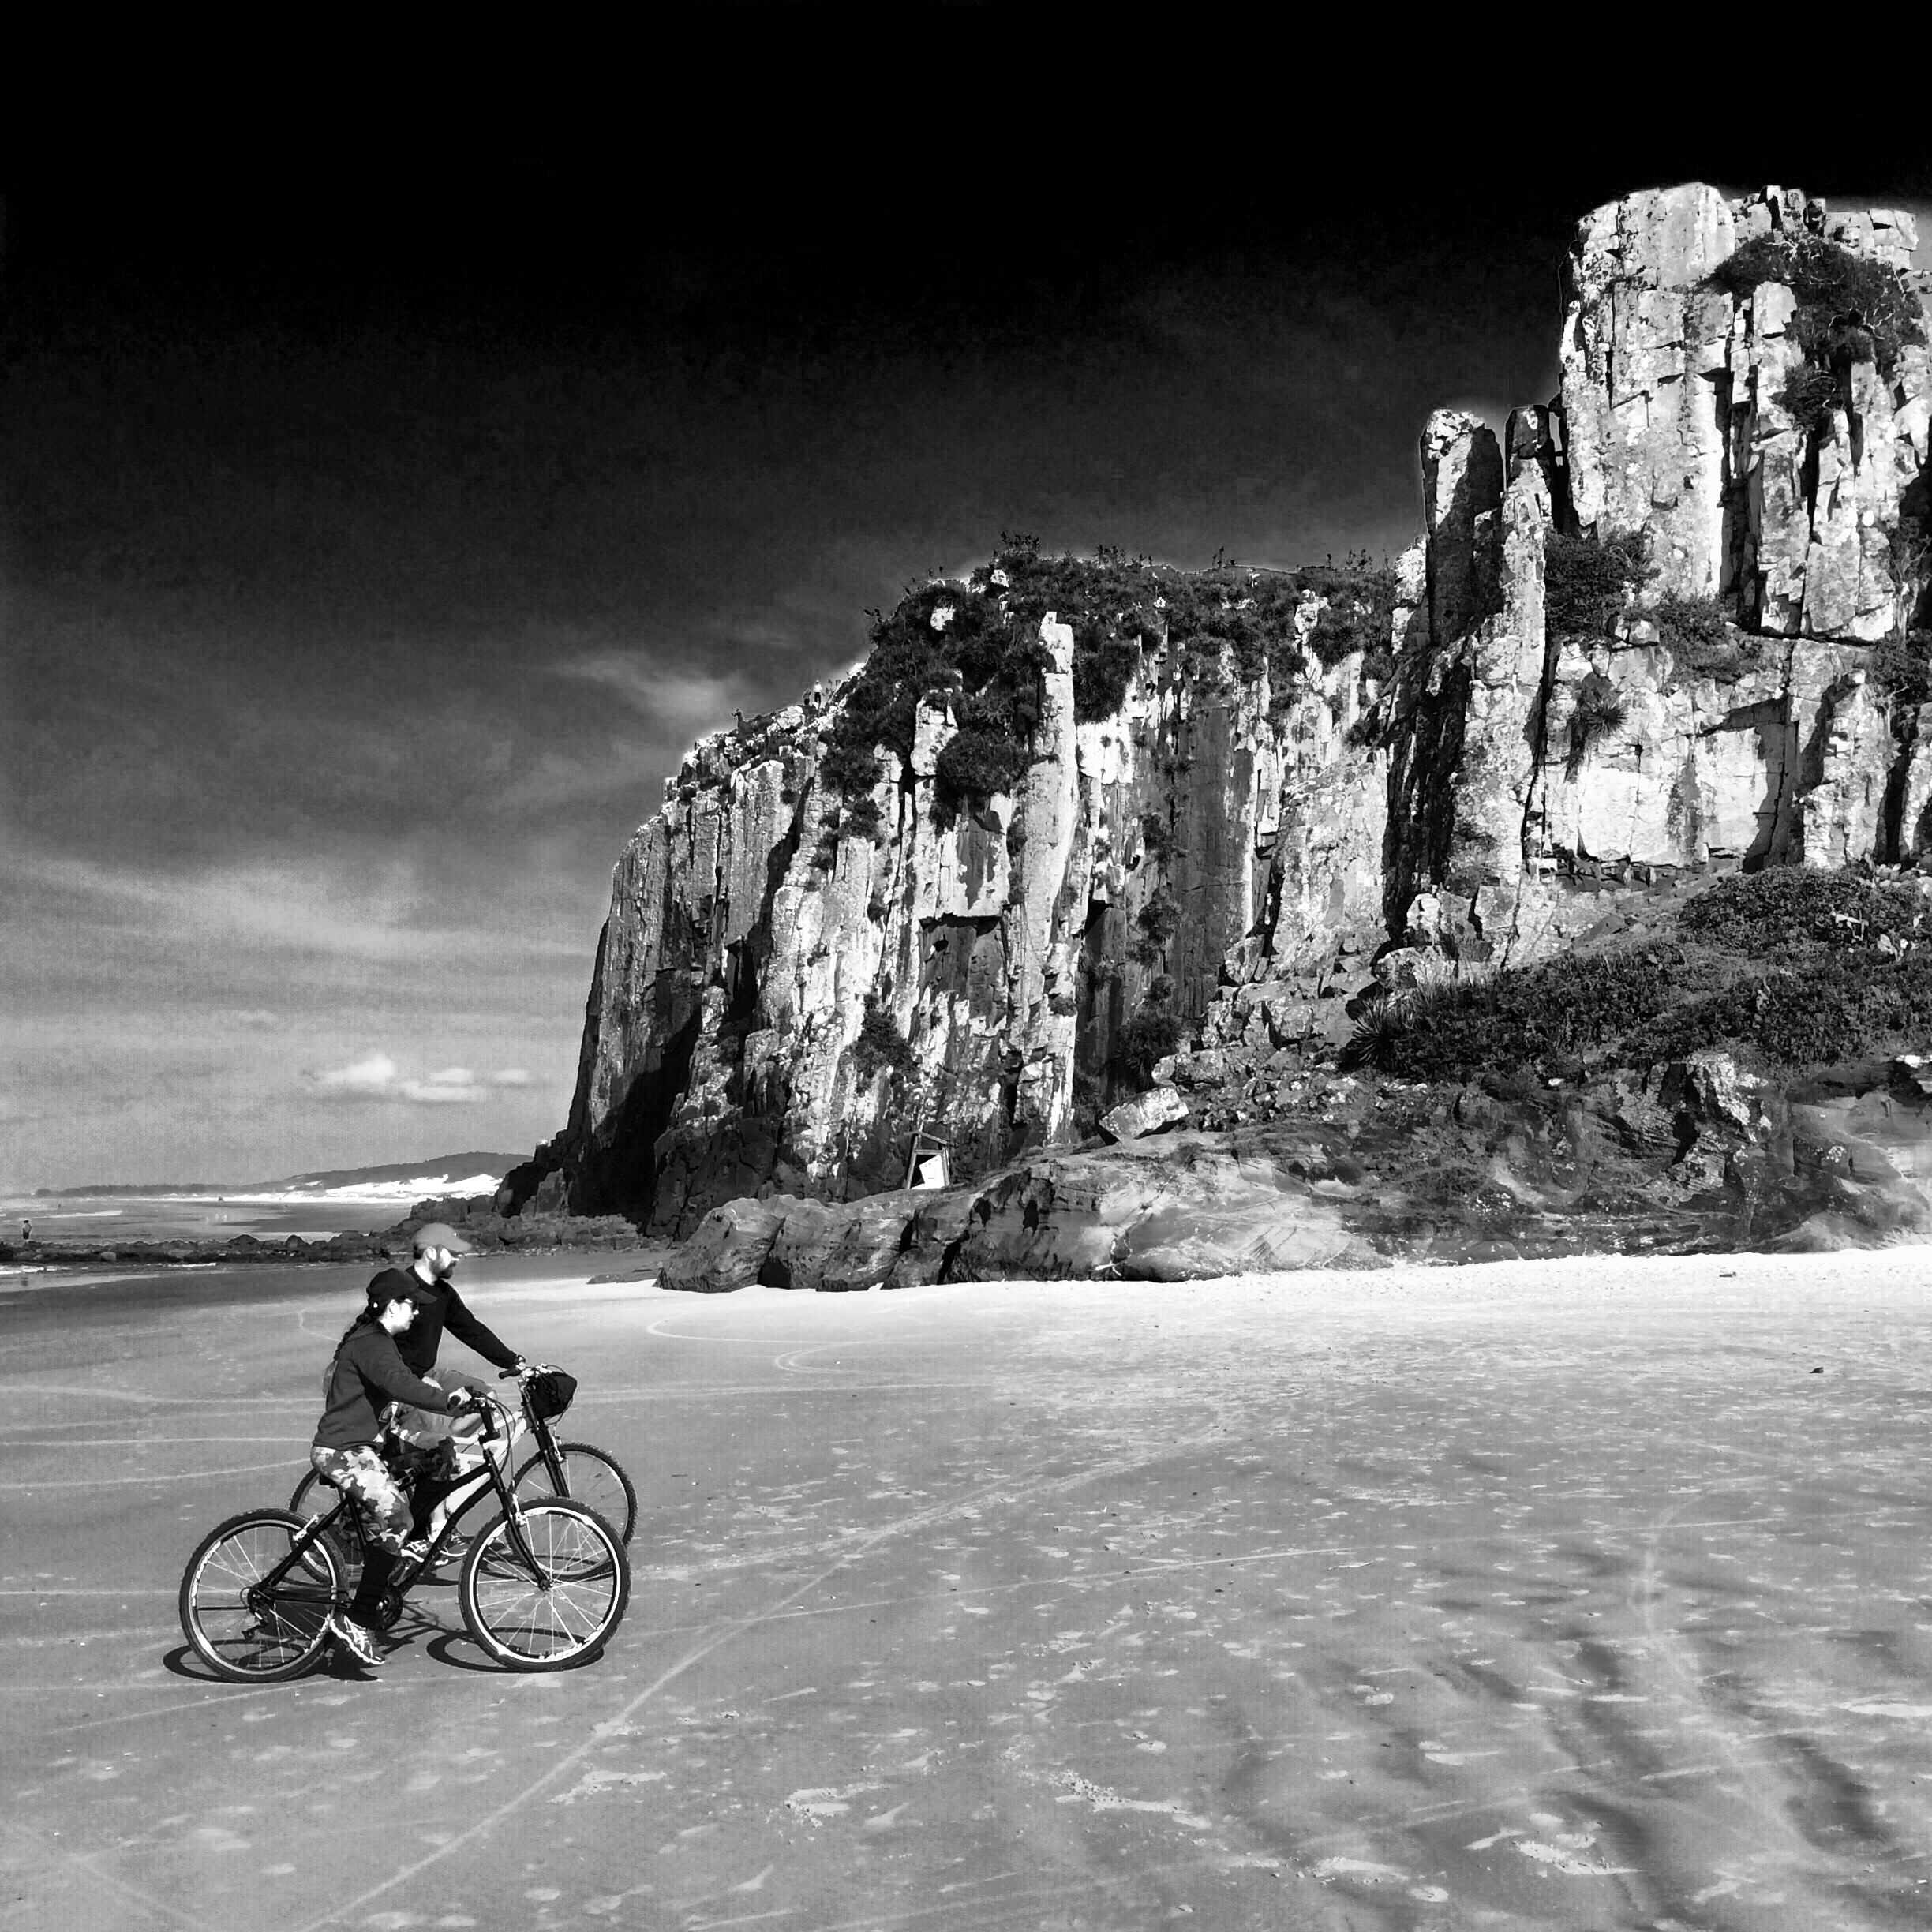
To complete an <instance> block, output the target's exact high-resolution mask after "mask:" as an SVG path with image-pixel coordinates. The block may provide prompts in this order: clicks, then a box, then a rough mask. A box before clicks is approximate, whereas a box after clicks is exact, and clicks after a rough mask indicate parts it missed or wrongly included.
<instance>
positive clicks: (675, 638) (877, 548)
mask: <svg viewBox="0 0 1932 1932" xmlns="http://www.w3.org/2000/svg"><path fill="white" fill-rule="evenodd" d="M1027 17H1028V16H1016V15H1010V14H1007V13H1003V12H1002V11H1001V10H999V9H987V8H975V7H952V8H941V9H929V10H927V11H924V12H920V13H905V14H904V15H903V16H900V17H899V19H900V27H899V29H898V30H897V32H895V34H894V36H893V40H892V43H891V44H890V45H889V46H886V47H882V46H881V45H880V44H879V43H878V42H877V40H876V39H874V41H873V42H872V43H870V44H869V46H868V47H867V51H866V58H863V60H862V59H860V58H858V57H857V55H856V53H855V52H854V51H853V47H852V45H851V44H848V43H845V42H843V41H841V40H839V39H837V38H836V36H834V37H832V38H827V37H826V36H825V35H824V34H822V33H821V34H817V35H814V34H810V33H808V32H807V31H806V19H805V17H804V16H803V15H802V14H797V13H788V14H772V13H762V12H753V11H751V10H746V9H719V10H717V13H715V14H714V15H708V16H706V17H705V19H706V22H707V24H706V26H705V27H704V28H702V29H700V28H686V29H684V30H682V32H681V34H680V36H679V37H677V38H676V39H675V41H672V40H666V41H665V43H664V45H663V47H661V50H660V58H659V61H658V63H657V67H656V69H654V70H653V74H652V76H651V77H650V84H649V86H648V88H645V89H644V90H643V91H642V94H641V95H640V99H639V100H638V103H637V104H636V105H635V110H634V112H633V114H632V115H631V117H630V118H627V119H625V120H624V121H623V122H622V123H621V125H616V126H610V127H606V128H605V131H603V132H602V133H600V135H599V136H598V137H597V139H595V140H590V139H588V138H586V137H584V135H583V133H582V128H581V126H579V125H577V124H576V122H575V121H574V120H573V118H572V116H571V114H570V113H569V112H568V111H567V110H552V112H550V113H549V114H547V115H545V117H543V118H541V120H540V121H533V120H531V119H530V118H529V117H527V116H501V117H499V116H495V115H491V114H477V115H475V116H473V117H472V118H470V119H468V120H462V119H452V120H450V121H448V122H442V123H438V124H437V125H436V126H435V127H433V128H432V127H429V126H428V125H426V124H425V123H424V122H421V120H420V119H418V120H417V121H415V122H412V124H411V125H412V133H411V137H410V140H408V141H406V142H404V141H402V140H387V141H384V142H381V143H377V144H364V143H358V142H353V141H336V142H334V143H332V144H326V145H325V144H320V143H318V142H317V141H316V140H314V139H313V138H309V130H308V129H300V130H289V131H285V133H283V135H282V136H279V137H278V135H277V134H276V132H275V127H274V125H273V122H272V118H268V119H264V118H260V117H257V118H256V120H255V121H254V122H252V123H251V124H250V131H249V133H250V137H249V139H247V140H224V139H222V138H219V137H220V136H221V135H222V133H223V129H222V128H221V126H220V125H219V123H217V124H215V125H210V124H208V123H206V122H203V123H200V124H198V125H197V134H196V137H195V138H193V139H192V140H189V139H184V140H170V141H169V142H167V143H163V144H155V145H152V146H148V145H140V144H135V143H133V142H129V144H127V145H126V146H125V148H115V149H114V151H113V152H111V153H108V152H104V151H102V152H93V153H92V154H91V155H90V157H89V159H88V161H87V162H86V163H79V162H77V161H75V160H74V159H73V157H72V156H66V157H63V158H62V159H60V160H59V161H58V164H57V163H54V162H53V161H50V160H48V159H46V158H44V157H43V158H41V159H37V160H33V161H29V162H27V163H23V164H22V165H19V166H16V167H13V169H12V170H11V173H10V175H9V178H8V180H7V182H6V189H7V200H8V215H9V230H8V236H9V251H8V256H7V262H6V306H5V309H4V311H3V312H0V356H3V358H4V373H5V388H4V394H3V397H0V466H3V467H4V477H3V482H4V492H5V493H4V498H3V499H0V514H3V515H4V519H5V521H4V526H0V544H3V545H4V549H3V550H0V565H3V566H4V573H5V581H4V594H5V604H4V607H3V608H0V617H3V618H4V622H5V626H6V632H5V651H4V658H3V660H0V676H3V678H4V683H3V684H0V706H3V707H4V713H3V715H4V731H5V736H4V739H0V758H4V772H5V790H4V793H3V794H0V814H4V822H0V895H4V900H5V902H6V908H7V910H6V918H5V920H4V923H3V925H0V977H3V978H4V983H5V988H6V1012H7V1015H8V1020H7V1028H6V1032H7V1035H8V1037H7V1039H6V1041H5V1043H4V1046H3V1047H0V1187H6V1186H14V1187H32V1186H35V1185H67V1184H70V1183H75V1182H78V1181H86V1180H90V1179H110V1178H112V1179H121V1180H134V1179H151V1178H212V1179H243V1178H265V1177H268V1176H269V1175H272V1174H279V1173H283V1172H287V1171H290V1170H294V1169H298V1168H304V1167H319V1166H339V1165H346V1164H350V1163H358V1162H362V1161H376V1160H388V1159H410V1158H413V1157H414V1156H416V1155H421V1154H428V1153H431V1152H436V1151H444V1149H446V1148H457V1147H466V1148H467V1147H491V1148H507V1149H517V1148H526V1147H528V1146H529V1145H530V1144H534V1142H535V1141H536V1140H537V1139H539V1138H541V1137H545V1136H548V1135H549V1133H552V1132H553V1131H554V1130H555V1129H556V1127H557V1126H558V1125H560V1124H561V1122H562V1120H563V1118H564V1112H565V1110H566V1107H567V1103H568V1098H569V1088H570V1084H571V1078H572V1076H573V1074H574V1071H575V1054H576V1049H577V1042H578V1033H579V1031H580V1028H581V1024H582V1008H583V1000H584V995H585V993H586V990H587V987H588V982H589V975H590V958H591V953H592V949H593V945H594V942H595V939H596V934H597V926H598V923H599V921H600V919H601V917H602V915H603V912H604V909H605V900H606V897H607V894H608V879H609V871H610V867H611V865H612V862H613V861H614V860H615V859H616V856H617V854H618V852H619V850H620V848H621V845H622V844H623V840H624V838H625V837H626V836H627V834H628V833H629V832H630V830H631V828H632V827H633V826H635V824H636V823H638V822H639V821H640V820H641V819H642V818H645V817H646V816H647V815H649V814H650V813H651V812H652V811H654V810H655V809H656V807H657V803H658V802H659V799H660V797H661V781H662V780H663V778H664V777H665V774H666V773H667V772H668V771H669V770H671V769H675V766H676V762H677V761H678V759H679V758H680V755H681V754H682V752H683V750H684V749H685V747H687V745H688V744H689V743H690V741H691V738H692V737H693V736H694V735H695V734H696V733H697V732H700V731H702V730H705V729H707V728H712V727H713V726H715V725H719V724H723V723H728V722H729V721H730V719H731V716H732V711H733V709H734V708H741V709H742V710H744V711H745V712H746V713H747V714H750V713H752V712H754V711H755V710H762V709H766V708H769V707H770V706H774V705H777V704H781V703H784V702H788V700H789V699H790V698H792V697H793V696H795V695H796V694H797V693H798V692H799V691H800V690H801V689H802V688H803V687H805V686H807V685H808V684H809V683H811V682H812V680H814V678H816V677H819V676H828V675H831V674H834V673H836V672H838V671H840V670H841V669H842V668H844V667H845V666H847V665H849V664H850V663H851V662H852V661H853V659H854V658H855V657H857V656H858V655H859V653H861V651H862V650H863V643H864V618H863V610H864V608H865V607H866V606H867V605H884V604H889V602H890V601H892V600H893V598H894V597H897V595H898V593H900V590H902V589H903V588H904V586H906V585H907V584H908V583H909V582H915V581H917V580H919V579H920V578H923V576H924V575H926V574H927V573H928V572H930V571H933V570H944V571H957V570H960V569H962V568H964V567H966V566H967V565H968V564H971V563H972V562H974V561H975V560H979V559H982V558H983V557H984V556H987V554H988V553H989V552H990V550H991V549H993V547H994V545H995V544H996V543H997V541H998V538H999V537H1000V534H1001V533H1002V530H1012V531H1021V530H1024V531H1029V532H1032V533H1035V534H1038V535H1039V537H1040V538H1041V539H1042V541H1043V542H1044V543H1045V544H1046V545H1047V546H1048V547H1049V548H1050V549H1062V548H1065V549H1074V550H1076V551H1085V550H1091V549H1092V548H1093V547H1094V546H1095V545H1096V544H1099V543H1102V542H1105V543H1110V544H1118V545H1123V546H1125V548H1127V549H1129V550H1134V551H1140V550H1144V551H1148V552H1152V553H1153V554H1155V556H1159V557H1162V558H1163V559H1167V560H1174V561H1177V562H1180V563H1183V564H1199V563H1204V562H1206V561H1207V560H1208V558H1209V557H1210V556H1211V555H1212V553H1213V552H1215V549H1217V548H1225V549H1227V550H1228V551H1230V552H1233V553H1234V555H1235V556H1238V557H1239V558H1241V559H1242V560H1246V561H1253V562H1266V563H1274V564H1294V563H1297V562H1300V561H1305V560H1310V559H1318V558H1320V556H1323V555H1324V554H1325V553H1327V552H1334V553H1335V554H1337V555H1339V554H1341V553H1342V552H1344V551H1346V550H1350V549H1356V548H1365V549H1369V550H1371V551H1372V552H1376V553H1382V552H1393V551H1394V550H1395V549H1398V548H1400V547H1401V546H1402V545H1403V544H1404V543H1406V541H1409V539H1410V537H1411V536H1412V535H1413V533H1414V530H1415V528H1416V525H1417V518H1418V504H1417V484H1416V474H1415V459H1414V446H1415V439H1416V436H1417V432H1418V430H1419V429H1420V428H1421V423H1422V421H1423V419H1424V417H1425V416H1426V414H1427V413H1428V410H1430V409H1431V408H1432V407H1433V406H1436V405H1438V404H1440V403H1443V402H1463V403H1467V404H1470V405H1472V406H1477V407H1480V408H1482V409H1483V410H1485V411H1488V412H1489V413H1491V414H1496V415H1498V416H1499V417H1500V412H1501V411H1502V410H1503V409H1504V408H1505V407H1507V405H1508V404H1509V403H1510V402H1514V401H1525V400H1530V399H1542V398H1546V397H1547V396H1548V395H1550V394H1551V393H1552V390H1553V388H1554V385H1555V380H1556V334H1557V327H1558V324H1559V318H1560V306H1559V285H1558V271H1559V264H1560V261H1561V260H1562V256H1563V252H1564V249H1565V246H1566V244H1567V239H1568V237H1569V235H1570V233H1571V230H1572V229H1573V227H1574V223H1575V221H1576V219H1577V218H1578V216H1579V215H1582V213H1583V212H1585V210H1586V209H1587V208H1589V207H1590V206H1591V205H1593V204H1594V203H1596V202H1598V201H1601V200H1608V199H1609V198H1611V197H1613V196H1615V195H1616V194H1617V193H1620V192H1623V191H1624V190H1626V189H1629V188H1631V187H1634V186H1637V185H1644V184H1646V183H1654V182H1662V181H1666V180H1675V179H1683V178H1697V177H1701V178H1705V179H1712V180H1717V181H1720V182H1724V184H1726V185H1729V186H1732V187H1734V188H1735V187H1741V186H1743V185H1755V184H1757V183H1759V182H1762V181H1765V180H1767V179H1769V180H1778V181H1780V182H1795V183H1797V184H1798V185H1803V186H1806V187H1807V188H1810V189H1812V190H1813V191H1814V192H1825V193H1831V194H1833V195H1835V196H1837V197H1839V198H1840V199H1842V200H1848V201H1850V200H1860V201H1877V202H1880V203H1889V204H1896V203H1899V202H1901V201H1904V202H1917V203H1919V204H1920V205H1922V206H1923V205H1924V204H1925V202H1926V200H1927V198H1928V197H1932V165H1929V164H1928V162H1927V160H1926V157H1925V155H1923V153H1919V154H1914V153H1912V152H1889V151H1887V152H1878V151H1875V150H1874V149H1873V148H1871V147H1870V145H1869V144H1867V145H1866V146H1865V147H1864V148H1863V149H1862V150H1860V151H1859V152H1855V153H1851V154H1848V153H1846V152H1844V149H1843V148H1838V149H1835V150H1834V151H1833V154H1832V155H1830V156H1829V157H1827V158H1821V159H1813V158H1812V157H1811V156H1810V155H1806V154H1804V153H1803V152H1793V153H1792V154H1789V155H1786V156H1784V158H1783V159H1780V158H1779V155H1778V154H1777V152H1776V150H1775V146H1774V144H1773V143H1772V142H1771V141H1770V140H1769V139H1768V138H1765V139H1760V140H1757V141H1756V142H1755V143H1752V142H1751V141H1748V140H1747V141H1745V142H1743V143H1741V144H1740V143H1739V142H1737V141H1735V140H1733V141H1731V142H1729V143H1728V144H1724V145H1721V146H1720V144H1717V142H1715V141H1713V140H1702V141H1700V140H1698V139H1696V138H1694V137H1683V138H1681V139H1679V140H1677V142H1676V144H1675V146H1674V147H1672V145H1670V144H1668V143H1667V144H1664V145H1663V146H1660V145H1659V144H1658V142H1657V140H1656V139H1655V138H1654V137H1647V138H1646V140H1643V141H1642V143H1641V144H1640V143H1638V141H1637V140H1634V139H1633V140H1632V141H1631V142H1630V143H1629V144H1627V147H1626V148H1625V149H1624V150H1623V152H1619V150H1618V148H1616V144H1614V143H1612V144H1609V145H1607V146H1599V147H1597V148H1595V149H1594V150H1593V152H1591V153H1589V155H1580V154H1579V153H1578V144H1576V143H1574V142H1573V141H1563V140H1553V139H1552V138H1551V131H1550V129H1549V128H1548V125H1547V122H1546V117H1547V114H1548V103H1544V102H1543V101H1541V99H1540V97H1539V98H1537V99H1528V100H1523V99H1513V98H1512V97H1511V94H1510V92H1509V91H1508V90H1507V89H1503V90H1502V91H1500V92H1496V91H1494V90H1492V92H1491V93H1490V95H1489V96H1488V101H1487V104H1485V107H1483V109H1482V111H1481V114H1477V112H1476V111H1475V110H1474V109H1473V108H1471V109H1470V110H1467V111H1465V110H1462V109H1460V108H1458V110H1455V113H1454V114H1441V113H1440V110H1439V114H1438V119H1437V120H1436V122H1434V123H1432V124H1429V125H1424V124H1422V123H1421V122H1419V121H1418V120H1417V118H1416V114H1419V113H1420V112H1421V108H1420V107H1417V110H1415V112H1414V113H1406V112H1405V111H1404V110H1402V107H1401V106H1400V104H1399V103H1382V104H1381V105H1382V107H1383V111H1380V112H1379V113H1377V114H1373V115H1370V116H1367V117H1366V118H1363V119H1361V120H1360V121H1358V122H1357V123H1355V124H1354V125H1353V127H1352V129H1351V138H1350V140H1347V141H1337V140H1332V139H1330V138H1327V137H1325V136H1324V135H1323V134H1322V133H1321V132H1320V122H1319V121H1318V120H1317V119H1316V118H1314V117H1315V116H1316V114H1318V113H1319V112H1320V111H1321V110H1323V109H1324V102H1325V103H1326V104H1327V106H1332V105H1333V104H1334V103H1333V99H1332V98H1331V97H1332V92H1333V89H1334V88H1335V85H1337V84H1338V83H1337V82H1335V80H1332V79H1330V80H1324V79H1323V78H1322V77H1319V76H1317V77H1313V78H1312V79H1311V80H1309V81H1308V82H1307V83H1305V84H1301V85H1299V86H1287V85H1284V86H1283V87H1282V88H1279V89H1277V90H1275V91H1273V92H1270V91H1269V90H1267V89H1265V88H1260V87H1258V86H1257V84H1256V79H1255V77H1254V76H1253V75H1252V73H1248V72H1247V71H1246V67H1247V65H1248V63H1247V61H1246V58H1245V54H1243V53H1242V52H1241V51H1239V50H1235V51H1227V52H1222V53H1217V54H1215V55H1214V56H1213V57H1212V58H1211V60H1209V61H1208V62H1207V68H1208V69H1210V72H1209V73H1207V75H1206V76H1205V77H1203V76H1201V75H1200V74H1199V73H1196V70H1195V69H1193V68H1192V67H1190V66H1189V63H1188V62H1184V61H1175V60H1172V59H1170V58H1168V57H1167V51H1165V50H1160V49H1155V48H1149V47H1141V46H1133V47H1121V46H1112V47H1105V48H1103V49H1100V50H1099V51H1095V49H1094V48H1093V47H1091V46H1089V45H1088V44H1087V43H1084V42H1083V41H1081V40H1080V39H1079V38H1078V36H1075V35H1073V33H1072V30H1071V29H1070V28H1069V29H1068V30H1067V32H1066V34H1065V35H1064V36H1061V37H1059V38H1055V39H1045V38H1039V39H1036V40H1035V43H1034V44H1033V46H1032V52H1031V55H1030V58H1029V59H1028V61H1026V62H1015V61H1014V60H1013V59H1012V58H1010V49H1009V47H1007V46H1006V45H1005V38H1004V37H1005V35H1006V34H1007V33H1008V32H1010V31H1011V30H1013V28H1014V26H1015V24H1016V22H1017V21H1019V20H1021V19H1024V18H1027ZM989 48H991V49H992V50H993V51H994V52H995V53H996V54H998V56H999V57H998V58H990V57H989V54H988V51H987V50H988V49H989ZM1324 89H1326V90H1327V93H1326V94H1325V93H1324ZM1231 101H1233V102H1237V103H1239V110H1238V111H1230V102H1231ZM1391 129H1399V130H1401V131H1400V132H1399V133H1394V134H1391V132H1390V130H1391ZM1378 142H1379V143H1380V146H1378V145H1377V143H1378ZM137 147H138V152H137ZM1479 152H1480V153H1482V154H1486V155H1488V159H1487V160H1479V159H1478V155H1479ZM324 157H325V158H324ZM1928 225H1929V226H1932V224H1928Z"/></svg>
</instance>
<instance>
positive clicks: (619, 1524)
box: [515, 1442, 637, 1543]
mask: <svg viewBox="0 0 1932 1932" xmlns="http://www.w3.org/2000/svg"><path fill="white" fill-rule="evenodd" d="M557 1454H558V1455H559V1456H560V1458H562V1460H563V1463H564V1488H561V1489H558V1488H555V1487H554V1485H553V1484H552V1479H551V1475H550V1466H549V1464H548V1463H547V1462H545V1460H544V1459H543V1451H541V1449H540V1450H538V1451H537V1453H536V1454H535V1455H533V1456H532V1457H531V1458H530V1460H529V1461H528V1462H526V1463H525V1464H524V1465H523V1466H522V1468H521V1469H520V1470H518V1471H517V1477H516V1483H515V1488H516V1492H517V1500H519V1502H521V1503H535V1502H537V1501H539V1500H541V1499H542V1498H543V1497H545V1496H567V1497H568V1498H569V1499H570V1500H571V1502H573V1503H582V1505H583V1506H584V1507H585V1508H586V1509H590V1510H595V1511H597V1514H598V1515H600V1516H601V1517H602V1518H604V1520H605V1522H607V1523H608V1524H609V1525H610V1526H611V1527H612V1529H615V1530H616V1532H617V1540H618V1541H619V1542H620V1543H628V1542H629V1541H631V1537H632V1535H633V1534H634V1533H635V1531H636V1529H637V1491H636V1490H635V1488H632V1486H631V1478H630V1477H628V1476H627V1475H626V1474H625V1473H623V1467H622V1466H621V1465H620V1463H619V1462H618V1461H617V1459H616V1457H615V1456H612V1455H606V1454H605V1451H603V1450H601V1449H593V1447H591V1446H590V1443H570V1442H567V1443H558V1444H557Z"/></svg>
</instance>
